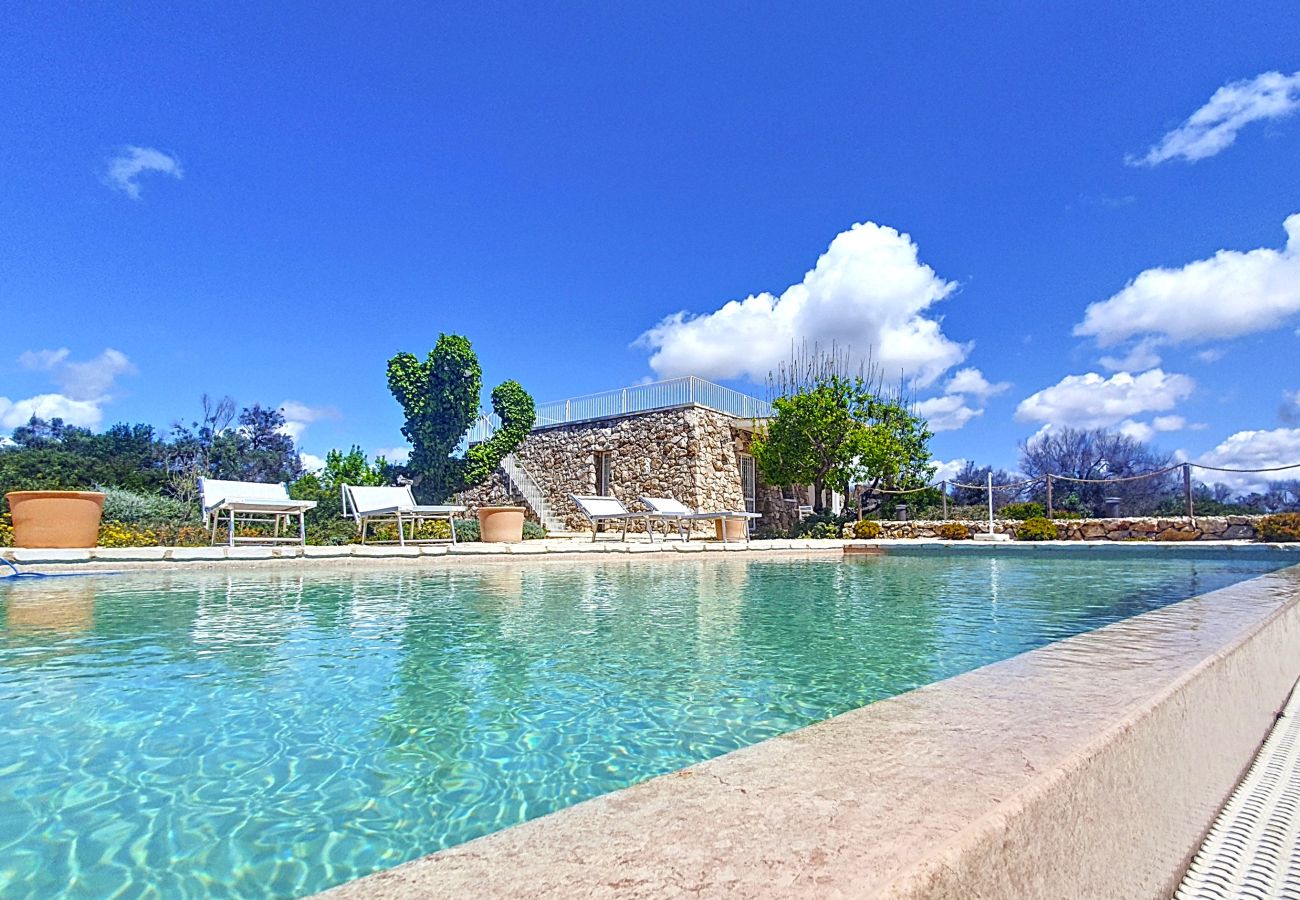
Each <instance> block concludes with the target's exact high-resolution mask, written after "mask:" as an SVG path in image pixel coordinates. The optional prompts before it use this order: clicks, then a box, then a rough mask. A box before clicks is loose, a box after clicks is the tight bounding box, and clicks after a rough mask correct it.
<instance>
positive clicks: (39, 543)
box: [5, 491, 104, 549]
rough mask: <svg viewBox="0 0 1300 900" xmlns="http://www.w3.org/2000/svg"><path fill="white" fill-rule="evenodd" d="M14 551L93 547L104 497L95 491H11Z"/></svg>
mask: <svg viewBox="0 0 1300 900" xmlns="http://www.w3.org/2000/svg"><path fill="white" fill-rule="evenodd" d="M5 499H6V500H7V501H9V515H10V517H11V518H12V519H13V523H14V546H15V547H40V548H42V549H45V548H66V547H93V546H95V544H96V543H98V542H99V520H100V517H101V516H102V515H103V512H104V495H103V494H102V493H100V492H99V491H11V492H9V493H8V494H5Z"/></svg>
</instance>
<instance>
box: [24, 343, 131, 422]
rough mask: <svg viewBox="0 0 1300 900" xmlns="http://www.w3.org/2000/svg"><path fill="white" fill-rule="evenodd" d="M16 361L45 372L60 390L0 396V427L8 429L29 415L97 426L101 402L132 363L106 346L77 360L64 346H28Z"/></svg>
mask: <svg viewBox="0 0 1300 900" xmlns="http://www.w3.org/2000/svg"><path fill="white" fill-rule="evenodd" d="M18 364H19V365H21V366H22V367H23V368H25V369H29V370H31V371H35V372H48V373H49V376H50V380H51V381H53V382H54V383H55V384H56V385H58V387H59V388H60V391H59V392H58V393H48V394H39V395H37V396H35V397H28V398H26V399H23V400H10V399H9V398H8V397H0V428H3V429H6V430H11V429H14V428H17V427H18V426H19V425H24V424H26V423H27V420H28V419H30V418H31V417H32V416H38V417H40V418H42V419H55V418H58V419H63V421H65V422H67V423H68V424H69V425H78V426H81V427H83V428H98V427H99V426H100V423H101V422H102V421H103V406H104V404H106V403H109V402H111V401H112V399H113V395H112V391H113V388H114V387H115V385H116V383H117V379H118V378H119V377H121V376H123V375H134V374H136V372H137V369H136V367H135V366H134V365H133V364H132V362H131V361H130V360H129V359H127V357H126V354H125V353H122V352H121V351H119V350H114V349H113V348H111V347H109V348H106V349H105V350H104V352H102V353H100V354H99V356H96V357H94V358H92V359H88V360H84V361H81V362H77V361H74V360H72V359H71V351H69V350H68V348H66V347H61V348H59V349H57V350H28V351H26V352H24V353H22V354H21V355H20V356H19V357H18Z"/></svg>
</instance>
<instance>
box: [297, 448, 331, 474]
mask: <svg viewBox="0 0 1300 900" xmlns="http://www.w3.org/2000/svg"><path fill="white" fill-rule="evenodd" d="M298 459H299V460H301V461H302V467H303V468H304V469H306V470H307V471H308V472H319V471H320V470H321V469H324V468H325V460H323V459H321V458H320V457H319V456H317V455H316V454H314V453H299V454H298Z"/></svg>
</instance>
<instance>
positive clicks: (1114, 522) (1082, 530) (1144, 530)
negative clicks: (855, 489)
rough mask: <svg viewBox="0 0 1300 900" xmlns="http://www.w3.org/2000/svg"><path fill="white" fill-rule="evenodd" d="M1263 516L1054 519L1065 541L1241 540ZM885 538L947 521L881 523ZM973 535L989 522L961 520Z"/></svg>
mask: <svg viewBox="0 0 1300 900" xmlns="http://www.w3.org/2000/svg"><path fill="white" fill-rule="evenodd" d="M1260 518H1262V517H1261V516H1197V517H1196V519H1195V520H1190V519H1187V518H1169V519H1155V518H1138V519H1062V520H1057V521H1056V522H1055V525H1056V537H1057V539H1058V540H1062V541H1103V540H1105V541H1125V540H1149V541H1241V540H1253V539H1254V537H1255V522H1257V521H1258V520H1259V519H1260ZM879 524H880V529H881V532H880V536H881V537H884V538H932V537H936V534H935V529H937V528H938V527H939V526H940V525H943V524H945V523H944V522H937V521H915V522H881V523H879ZM959 524H962V525H965V526H966V527H967V529H968V530H969V531H970V532H971V533H972V534H974V533H975V532H977V531H978V532H983V531H986V530H987V529H988V524H987V523H986V522H961V523H959ZM1022 524H1024V523H1022V522H1020V521H1018V520H1015V519H995V520H994V521H993V530H994V531H995V532H997V533H999V534H1003V533H1007V534H1011V535H1015V533H1016V530H1017V528H1018V527H1019V526H1020V525H1022Z"/></svg>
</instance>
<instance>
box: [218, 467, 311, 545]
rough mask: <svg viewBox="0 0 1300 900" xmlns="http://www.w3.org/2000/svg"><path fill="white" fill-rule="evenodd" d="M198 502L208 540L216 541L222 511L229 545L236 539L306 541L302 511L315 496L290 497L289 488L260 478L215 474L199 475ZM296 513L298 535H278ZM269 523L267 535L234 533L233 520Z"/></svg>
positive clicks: (236, 540)
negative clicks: (238, 478)
mask: <svg viewBox="0 0 1300 900" xmlns="http://www.w3.org/2000/svg"><path fill="white" fill-rule="evenodd" d="M199 505H200V507H201V508H202V510H203V522H204V524H205V525H209V523H210V528H211V539H212V543H214V544H215V543H216V542H217V524H218V522H219V521H220V519H221V515H222V513H225V515H226V522H227V532H226V533H227V538H226V542H227V544H229V545H230V546H232V547H233V546H234V545H235V544H236V543H249V544H266V543H293V544H305V543H307V523H306V520H305V519H304V518H303V514H304V513H306V512H307V510H309V509H313V508H315V506H316V501H315V500H294V499H293V498H292V497H290V496H289V488H288V487H287V486H286V485H285V484H284V482H280V483H279V484H264V483H263V482H260V481H222V480H221V479H218V478H200V479H199ZM293 516H297V517H298V536H297V537H296V538H295V537H284V536H281V531H282V529H284V528H286V527H287V526H288V524H289V519H290V518H292V517H293ZM239 522H242V523H245V524H263V525H265V524H271V525H273V526H274V531H273V532H272V536H271V537H235V525H236V523H239Z"/></svg>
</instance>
